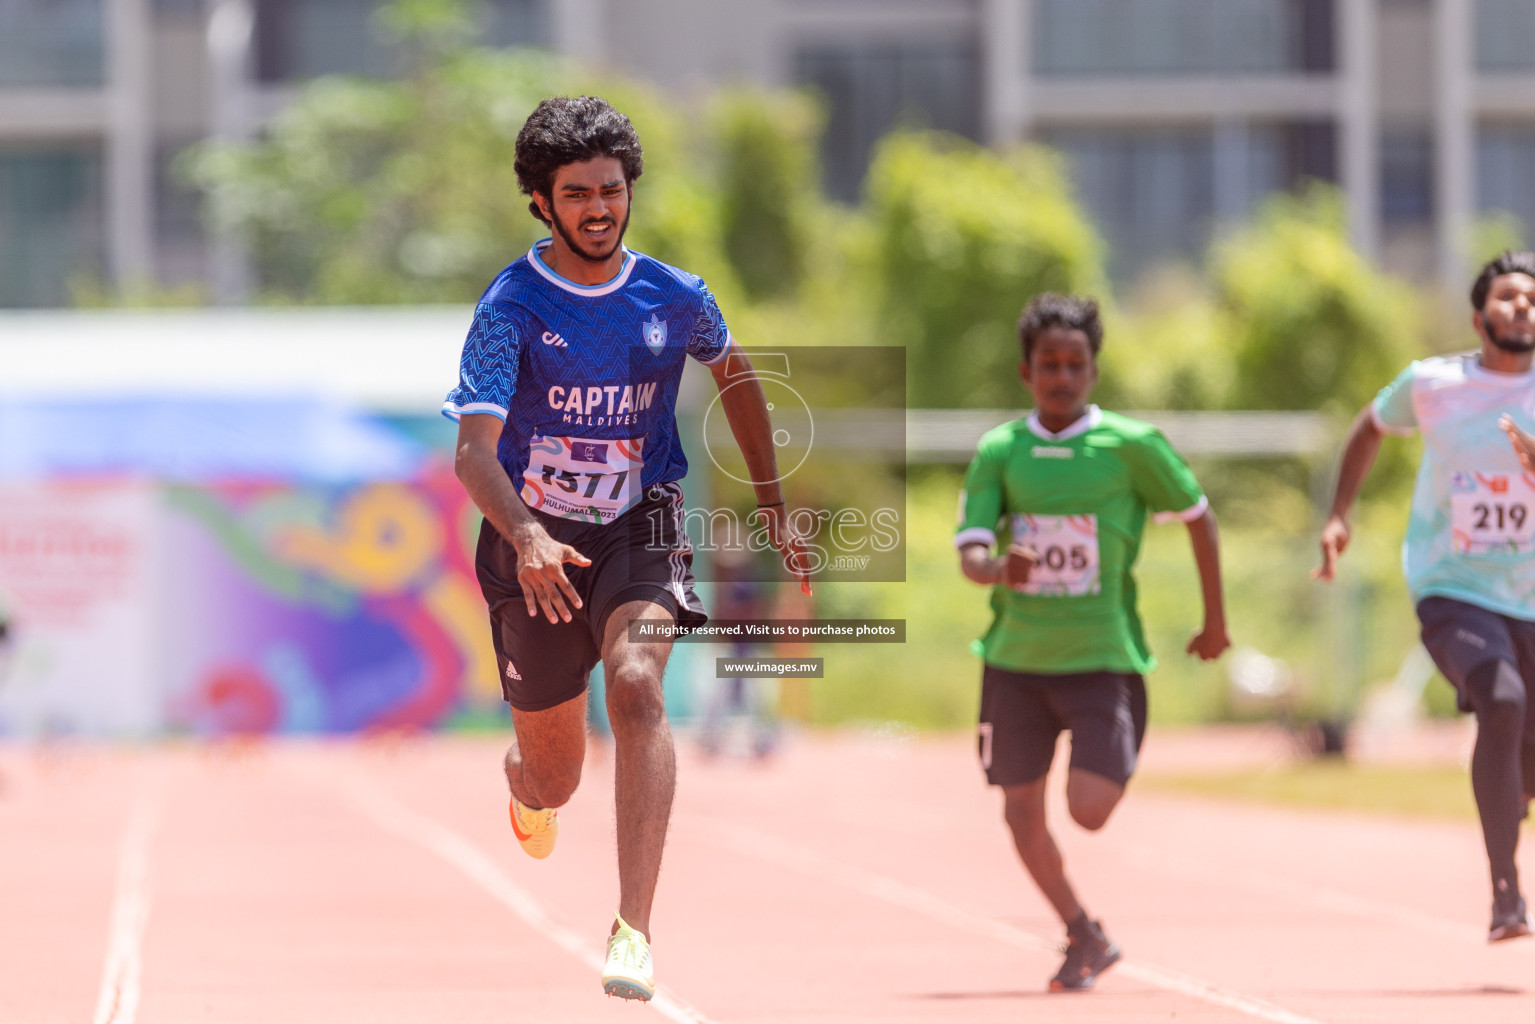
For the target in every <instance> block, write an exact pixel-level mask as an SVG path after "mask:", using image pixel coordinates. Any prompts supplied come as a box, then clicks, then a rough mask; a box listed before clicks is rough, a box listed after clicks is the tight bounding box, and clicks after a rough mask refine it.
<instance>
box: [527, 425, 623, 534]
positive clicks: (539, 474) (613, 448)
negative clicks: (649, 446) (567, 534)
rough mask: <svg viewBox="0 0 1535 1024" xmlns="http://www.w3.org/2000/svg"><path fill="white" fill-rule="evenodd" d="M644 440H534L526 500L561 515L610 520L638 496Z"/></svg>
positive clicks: (566, 438) (570, 438)
mask: <svg viewBox="0 0 1535 1024" xmlns="http://www.w3.org/2000/svg"><path fill="white" fill-rule="evenodd" d="M643 442H644V438H639V437H636V438H627V439H623V440H611V439H610V440H605V441H597V440H588V439H586V438H581V437H540V438H535V439H534V441H533V443H532V444H530V445H529V446H528V468H527V469H525V470H523V473H522V500H523V502H524V503H525V504H526V505H527V506H528V507H529V508H531V509H537V510H538V511H540V512H546V513H548V514H549V515H553V516H559V517H560V518H562V519H578V520H580V521H581V522H583V523H610V522H612V521H613V520H615V519H617V518H618V517H619V516H620V515H622V514H623V513H624V512H626V511H628V510H629V507H630V506H631V505H633V504H634V503H635V502H636V501H638V500H639V495H640V476H641V474H642V473H643V472H644V469H645V458H644V455H643V454H642V453H641V446H642V444H643Z"/></svg>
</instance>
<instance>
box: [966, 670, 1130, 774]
mask: <svg viewBox="0 0 1535 1024" xmlns="http://www.w3.org/2000/svg"><path fill="white" fill-rule="evenodd" d="M1063 729H1069V730H1071V767H1073V768H1083V769H1086V770H1087V771H1090V772H1092V773H1094V774H1095V775H1102V776H1103V777H1104V778H1106V779H1109V780H1111V781H1113V782H1116V783H1118V784H1119V785H1121V786H1123V785H1124V784H1125V783H1126V782H1129V781H1130V776H1131V775H1132V774H1134V772H1135V759H1136V756H1137V755H1138V754H1139V753H1140V749H1141V740H1142V739H1143V738H1144V737H1145V735H1146V682H1145V680H1144V679H1142V678H1141V677H1140V676H1139V675H1137V674H1135V673H1129V672H1074V673H1069V674H1063V675H1043V674H1037V673H1032V672H1009V671H1007V670H1006V669H1001V668H997V667H996V666H994V665H987V666H986V670H985V672H984V673H982V675H981V726H980V755H981V767H982V768H984V769H986V781H987V782H989V783H991V784H992V785H993V786H1021V785H1023V784H1024V783H1026V782H1033V781H1035V780H1036V779H1040V778H1043V777H1044V775H1045V773H1046V772H1048V771H1049V770H1050V762H1051V760H1052V759H1053V758H1054V757H1055V741H1056V738H1057V737H1058V736H1060V734H1061V731H1062V730H1063Z"/></svg>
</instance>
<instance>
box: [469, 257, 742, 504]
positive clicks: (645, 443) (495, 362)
mask: <svg viewBox="0 0 1535 1024" xmlns="http://www.w3.org/2000/svg"><path fill="white" fill-rule="evenodd" d="M549 244H550V241H549V239H544V240H543V241H541V242H539V243H538V244H536V245H535V246H534V247H533V249H532V250H531V251H530V252H529V253H528V254H527V255H526V256H524V257H522V258H521V259H519V260H517V261H516V262H515V263H513V264H512V265H511V266H509V267H507V268H506V269H505V270H503V271H501V273H500V274H498V275H496V279H495V280H494V281H492V282H491V285H490V287H489V288H488V289H486V291H485V294H484V295H483V296H481V298H480V302H479V305H478V306H477V307H476V308H475V311H474V322H473V324H472V325H471V326H470V328H469V336H468V338H467V339H466V340H465V342H464V353H463V358H462V360H461V362H460V366H459V380H458V387H456V388H454V389H453V390H452V391H451V392H449V393H448V398H447V401H446V402H444V403H443V407H442V411H443V415H445V416H447V417H448V418H449V419H452V420H457V419H458V418H459V417H460V416H463V415H469V414H475V413H483V414H488V415H492V416H498V417H500V418H501V420H502V422H503V423H504V424H505V426H504V427H503V428H502V431H501V440H500V444H499V445H498V447H497V456H498V457H499V459H500V461H501V465H502V466H503V467H505V469H506V472H507V475H509V476H510V477H511V478H512V480H513V482H514V483H518V484H519V485H520V489H521V493H522V497H523V500H524V501H525V502H527V503H528V505H529V507H530V508H538V509H542V510H543V511H546V512H549V513H550V514H553V515H559V516H563V517H565V518H569V519H579V520H582V521H588V522H597V523H601V522H607V521H611V519H612V518H614V517H616V516H617V515H619V514H621V513H622V512H623V511H625V510H626V509H627V508H629V507H631V506H632V505H633V504H634V503H635V502H636V501H638V500H639V497H640V494H641V492H642V489H643V488H645V487H651V486H654V485H656V484H662V483H667V482H668V481H672V480H677V479H680V478H681V477H683V476H685V475H686V474H687V471H688V464H687V458H686V457H685V456H684V455H683V452H682V445H681V443H680V441H679V439H678V437H677V420H676V405H677V388H678V384H679V383H680V381H681V379H682V367H683V356H684V355H690V356H692V357H693V358H695V359H697V360H698V361H699V362H701V363H703V364H704V365H706V366H707V365H710V364H713V363H717V362H718V361H719V360H721V359H723V358H724V356H725V352H726V350H727V349H728V348H729V346H730V332H729V330H728V329H727V328H726V327H725V321H724V318H723V317H722V316H721V315H720V311H719V307H718V306H717V305H716V304H715V301H714V296H713V295H711V294H709V290H708V289H707V288H706V287H704V283H703V280H702V279H701V278H699V277H697V276H695V275H693V274H689V273H687V272H685V271H682V270H678V269H677V268H675V267H670V266H667V265H666V264H665V263H662V262H660V261H659V260H654V259H651V258H650V257H649V256H645V255H643V254H641V253H637V252H631V251H629V250H628V249H625V250H624V263H623V268H622V269H621V270H619V272H618V274H617V275H616V276H615V277H614V278H613V279H612V280H611V281H609V282H607V283H606V284H601V285H591V286H587V285H579V284H575V283H574V282H572V281H568V280H566V279H565V278H563V277H561V276H560V275H558V274H556V273H555V272H554V271H553V270H552V269H550V267H549V265H548V264H546V263H545V262H544V261H543V260H542V259H541V258H540V255H539V254H540V253H541V251H542V250H543V249H544V248H546V247H547V246H548V245H549Z"/></svg>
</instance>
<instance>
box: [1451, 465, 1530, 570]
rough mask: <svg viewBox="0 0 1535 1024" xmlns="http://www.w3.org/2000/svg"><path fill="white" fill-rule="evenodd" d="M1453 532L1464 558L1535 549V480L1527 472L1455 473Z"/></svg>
mask: <svg viewBox="0 0 1535 1024" xmlns="http://www.w3.org/2000/svg"><path fill="white" fill-rule="evenodd" d="M1450 487H1451V490H1450V533H1451V537H1452V542H1453V544H1454V547H1455V550H1456V551H1457V552H1458V553H1460V554H1463V555H1486V554H1510V555H1513V554H1520V553H1528V552H1530V551H1531V550H1532V548H1535V543H1532V542H1535V480H1532V479H1531V478H1530V475H1529V474H1528V473H1519V474H1512V473H1456V474H1454V475H1453V477H1452V478H1451V481H1450Z"/></svg>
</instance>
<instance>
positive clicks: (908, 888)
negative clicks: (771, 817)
mask: <svg viewBox="0 0 1535 1024" xmlns="http://www.w3.org/2000/svg"><path fill="white" fill-rule="evenodd" d="M694 820H695V821H696V820H697V819H696V818H695V819H694ZM695 838H702V839H704V840H705V841H707V842H711V843H713V844H715V845H716V846H719V847H721V848H723V849H726V850H729V851H730V852H732V853H739V854H744V855H747V856H752V857H757V858H759V859H762V860H766V861H768V862H770V863H774V864H777V865H779V866H781V867H787V868H792V869H794V870H797V871H800V872H802V873H804V874H807V875H810V876H811V877H813V878H819V879H821V880H823V881H829V882H835V883H838V884H840V885H843V886H845V887H847V888H849V889H853V890H855V891H857V892H861V893H863V894H865V895H867V896H872V897H874V898H875V899H879V900H883V901H885V902H887V903H891V904H894V905H896V906H898V907H902V908H904V909H906V910H910V911H914V912H916V913H919V914H922V915H924V916H926V917H930V918H932V919H933V920H935V921H942V922H943V923H944V924H948V925H951V926H953V927H955V928H958V929H960V930H961V931H967V932H971V933H973V934H976V935H983V936H986V937H987V938H991V939H996V940H997V941H999V942H1005V943H1007V944H1008V945H1010V946H1014V947H1017V948H1019V949H1027V950H1031V951H1034V952H1043V953H1057V952H1059V951H1060V948H1061V946H1060V943H1059V942H1057V941H1055V940H1053V939H1050V938H1047V937H1045V936H1043V935H1038V934H1035V933H1034V932H1031V931H1027V930H1025V929H1023V928H1019V927H1017V926H1015V925H1011V924H1007V923H1006V922H1004V921H998V920H995V919H993V918H990V917H986V916H984V915H981V914H974V913H971V912H970V911H968V910H963V909H961V908H959V907H957V906H955V905H954V904H952V903H950V902H949V901H947V900H945V899H944V898H943V897H941V896H938V895H936V894H934V893H930V892H928V891H927V890H925V889H919V888H917V887H916V886H912V885H908V884H906V883H905V882H901V881H897V880H896V879H894V878H888V877H886V876H883V875H878V874H875V873H874V872H872V871H868V870H866V869H865V868H863V867H852V866H849V865H845V864H842V863H839V862H837V861H835V860H833V859H831V858H829V857H823V856H821V855H819V854H815V853H810V852H808V851H806V850H803V849H801V848H799V847H797V846H792V845H790V844H789V843H786V842H784V841H783V840H781V839H778V838H777V837H775V836H771V835H769V834H767V833H766V832H759V831H757V830H756V829H750V828H745V827H742V826H740V825H736V824H733V823H731V822H727V821H723V820H715V821H713V822H712V823H711V824H710V827H709V828H707V829H705V830H703V831H702V832H699V833H695ZM1114 970H1115V971H1116V972H1117V973H1119V974H1121V975H1125V976H1127V977H1131V978H1135V979H1136V980H1137V981H1142V982H1145V983H1146V984H1148V985H1154V986H1156V987H1157V988H1160V989H1165V990H1167V991H1169V992H1177V993H1179V994H1181V995H1186V996H1191V997H1193V998H1195V999H1199V1000H1201V1001H1203V1002H1206V1003H1210V1004H1212V1005H1214V1006H1220V1007H1224V1008H1225V1009H1228V1010H1235V1011H1237V1012H1238V1013H1244V1014H1247V1015H1248V1016H1249V1017H1256V1018H1258V1019H1259V1020H1265V1021H1269V1022H1271V1024H1321V1022H1320V1021H1317V1020H1314V1019H1313V1018H1311V1017H1304V1016H1301V1015H1300V1014H1298V1013H1293V1012H1291V1011H1290V1010H1287V1009H1285V1008H1284V1007H1282V1006H1276V1005H1275V1004H1273V1003H1270V1002H1266V1001H1264V1000H1262V999H1255V998H1253V997H1252V996H1245V995H1242V994H1241V993H1239V992H1233V991H1231V990H1230V989H1224V988H1221V987H1219V986H1217V985H1213V984H1211V983H1210V982H1207V981H1204V980H1202V979H1200V978H1196V977H1194V976H1192V975H1189V974H1184V973H1182V972H1180V971H1174V970H1169V969H1168V968H1165V967H1157V966H1154V965H1152V964H1147V963H1143V962H1140V961H1123V960H1122V961H1120V962H1119V963H1118V964H1116V965H1115V966H1114Z"/></svg>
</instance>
